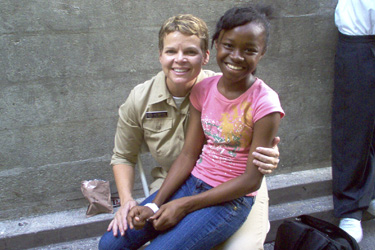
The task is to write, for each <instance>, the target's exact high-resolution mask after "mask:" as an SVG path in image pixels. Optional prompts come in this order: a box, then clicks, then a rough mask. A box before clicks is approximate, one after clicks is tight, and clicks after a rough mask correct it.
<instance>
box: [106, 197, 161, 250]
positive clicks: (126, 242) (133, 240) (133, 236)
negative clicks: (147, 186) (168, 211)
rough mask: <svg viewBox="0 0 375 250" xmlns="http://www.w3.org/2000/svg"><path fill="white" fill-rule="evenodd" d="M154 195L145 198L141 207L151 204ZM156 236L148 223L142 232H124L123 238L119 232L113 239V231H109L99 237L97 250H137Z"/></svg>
mask: <svg viewBox="0 0 375 250" xmlns="http://www.w3.org/2000/svg"><path fill="white" fill-rule="evenodd" d="M155 195H156V193H154V194H152V195H150V196H149V197H147V198H146V199H145V200H144V201H143V202H142V203H141V205H143V204H146V203H148V202H152V200H153V199H154V197H155ZM157 235H158V232H157V231H156V230H155V229H154V228H153V227H152V225H151V224H149V223H148V224H147V225H146V226H145V228H144V229H142V230H130V229H128V230H126V232H125V236H121V234H120V231H119V232H118V233H117V237H115V236H113V231H109V232H106V233H105V234H104V235H103V236H102V237H101V239H100V241H99V250H116V249H125V250H126V249H138V248H140V247H141V246H143V245H144V244H145V243H146V242H148V241H150V240H151V239H153V238H155V237H156V236H157Z"/></svg>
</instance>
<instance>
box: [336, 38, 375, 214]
mask: <svg viewBox="0 0 375 250" xmlns="http://www.w3.org/2000/svg"><path fill="white" fill-rule="evenodd" d="M341 40H344V39H341ZM374 61H375V60H374V55H373V52H372V50H371V48H370V47H369V46H368V45H366V44H365V45H362V44H358V43H353V42H347V41H345V40H344V41H339V44H338V50H337V54H336V60H335V86H334V97H333V110H332V177H333V200H334V215H335V216H336V217H339V218H343V217H345V218H354V219H357V220H361V218H362V211H363V210H365V209H366V208H367V206H368V204H369V202H370V201H371V198H372V194H373V189H374V181H375V179H374V169H373V167H372V163H371V161H370V158H369V157H370V145H371V142H372V135H373V127H374V117H375V113H374V94H373V93H374V85H375V63H374Z"/></svg>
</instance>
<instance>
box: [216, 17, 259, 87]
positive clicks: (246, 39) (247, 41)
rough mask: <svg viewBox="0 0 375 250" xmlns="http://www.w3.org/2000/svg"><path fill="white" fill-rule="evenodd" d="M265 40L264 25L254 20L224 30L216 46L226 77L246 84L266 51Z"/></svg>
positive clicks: (218, 61) (234, 81)
mask: <svg viewBox="0 0 375 250" xmlns="http://www.w3.org/2000/svg"><path fill="white" fill-rule="evenodd" d="M265 41H266V32H265V30H264V27H263V26H262V25H260V24H257V23H254V22H251V23H247V24H244V25H241V26H237V27H235V28H233V29H231V30H222V31H221V32H220V35H219V38H218V39H217V41H216V42H215V47H216V50H217V55H216V60H217V63H218V65H219V67H220V69H221V72H223V77H224V79H226V80H227V81H230V82H231V83H237V82H242V83H245V84H246V83H247V80H249V79H251V76H252V75H251V74H252V73H253V72H254V70H255V69H256V66H257V64H258V62H259V60H260V59H261V58H262V56H263V55H264V53H265V51H266V49H265V48H266V47H265V46H266V44H265Z"/></svg>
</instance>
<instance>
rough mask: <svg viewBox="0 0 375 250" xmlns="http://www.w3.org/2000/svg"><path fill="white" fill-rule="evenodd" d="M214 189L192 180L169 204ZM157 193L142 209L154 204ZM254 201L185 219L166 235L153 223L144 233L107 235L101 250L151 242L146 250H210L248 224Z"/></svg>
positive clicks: (244, 199) (246, 199)
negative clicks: (148, 204) (151, 203)
mask: <svg viewBox="0 0 375 250" xmlns="http://www.w3.org/2000/svg"><path fill="white" fill-rule="evenodd" d="M211 188H212V187H211V186H209V185H207V184H206V183H205V182H203V181H201V180H200V179H198V178H195V177H194V176H192V175H191V176H190V177H189V178H188V179H187V180H186V181H185V183H184V184H183V185H182V186H181V187H180V188H179V190H177V191H176V193H175V194H174V195H173V196H172V197H171V199H170V200H175V199H178V198H181V197H185V196H191V195H195V194H199V193H202V192H205V191H207V190H209V189H211ZM155 195H156V193H154V194H152V195H151V196H150V197H148V198H146V200H144V201H143V202H142V204H141V205H144V204H146V203H148V202H152V200H153V199H154V197H155ZM253 203H254V197H241V198H238V199H235V200H232V201H229V202H225V203H222V204H219V205H216V206H211V207H206V208H203V209H200V210H197V211H194V212H192V213H190V214H188V215H186V216H185V217H184V218H183V219H182V220H181V221H180V222H179V223H178V224H177V225H176V226H174V227H172V228H170V229H168V230H166V231H162V232H160V231H156V230H155V229H154V228H153V226H152V224H151V223H148V224H146V226H145V227H144V228H143V229H141V230H130V229H128V230H127V231H126V232H125V235H124V236H121V235H120V233H118V236H117V237H114V236H113V232H112V231H110V232H106V233H105V234H104V235H103V236H102V238H101V239H100V242H99V250H105V249H111V250H116V249H138V248H140V247H141V246H142V245H144V244H145V243H146V242H148V241H150V240H152V242H151V244H150V245H148V246H147V247H146V249H148V250H151V249H154V250H160V249H168V250H173V249H176V250H183V249H189V250H192V249H197V250H203V249H211V248H212V247H214V246H216V245H218V244H220V243H221V242H223V241H225V240H226V239H228V238H229V237H230V236H231V235H232V234H233V233H235V232H236V231H237V229H238V228H239V227H240V226H241V225H242V224H243V222H244V221H245V220H246V218H247V216H248V214H249V212H250V210H251V207H252V205H253Z"/></svg>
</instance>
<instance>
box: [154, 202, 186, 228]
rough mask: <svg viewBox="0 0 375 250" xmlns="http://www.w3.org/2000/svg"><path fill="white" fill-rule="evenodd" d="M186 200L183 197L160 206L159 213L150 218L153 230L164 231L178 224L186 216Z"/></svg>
mask: <svg viewBox="0 0 375 250" xmlns="http://www.w3.org/2000/svg"><path fill="white" fill-rule="evenodd" d="M187 199H188V198H187V197H184V198H180V199H177V200H173V201H170V202H168V203H166V204H164V205H162V206H161V207H160V209H159V211H157V212H156V213H155V214H154V215H153V216H151V217H150V220H152V221H153V226H154V228H155V229H156V230H158V231H164V230H167V229H168V228H171V227H173V226H175V225H176V224H177V223H178V222H180V220H182V219H183V218H184V217H185V215H186V214H187V209H186V201H187Z"/></svg>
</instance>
